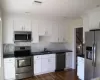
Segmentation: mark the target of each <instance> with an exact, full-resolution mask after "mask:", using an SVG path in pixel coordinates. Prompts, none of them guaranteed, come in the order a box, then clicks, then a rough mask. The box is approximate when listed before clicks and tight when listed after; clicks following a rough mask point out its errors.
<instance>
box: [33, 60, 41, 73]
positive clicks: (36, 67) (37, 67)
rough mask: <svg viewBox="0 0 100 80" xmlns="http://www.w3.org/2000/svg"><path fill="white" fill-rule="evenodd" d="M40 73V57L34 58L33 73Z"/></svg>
mask: <svg viewBox="0 0 100 80" xmlns="http://www.w3.org/2000/svg"><path fill="white" fill-rule="evenodd" d="M40 73H41V59H37V60H34V74H35V75H38V74H40Z"/></svg>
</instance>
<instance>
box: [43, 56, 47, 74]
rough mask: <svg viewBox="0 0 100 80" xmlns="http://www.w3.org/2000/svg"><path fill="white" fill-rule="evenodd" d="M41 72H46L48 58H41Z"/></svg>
mask: <svg viewBox="0 0 100 80" xmlns="http://www.w3.org/2000/svg"><path fill="white" fill-rule="evenodd" d="M42 73H48V58H44V59H42Z"/></svg>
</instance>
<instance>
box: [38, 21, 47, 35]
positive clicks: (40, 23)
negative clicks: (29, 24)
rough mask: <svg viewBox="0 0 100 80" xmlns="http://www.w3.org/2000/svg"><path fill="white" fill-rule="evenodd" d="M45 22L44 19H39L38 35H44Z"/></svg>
mask: <svg viewBox="0 0 100 80" xmlns="http://www.w3.org/2000/svg"><path fill="white" fill-rule="evenodd" d="M45 24H46V22H45V21H42V20H39V21H38V25H39V35H40V36H43V35H45V31H46V30H45V29H46V28H45Z"/></svg>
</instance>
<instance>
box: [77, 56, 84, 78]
mask: <svg viewBox="0 0 100 80" xmlns="http://www.w3.org/2000/svg"><path fill="white" fill-rule="evenodd" d="M77 62H78V63H77V75H78V77H79V79H81V80H84V58H82V57H78V59H77Z"/></svg>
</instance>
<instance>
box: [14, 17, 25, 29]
mask: <svg viewBox="0 0 100 80" xmlns="http://www.w3.org/2000/svg"><path fill="white" fill-rule="evenodd" d="M23 30H24V21H23V20H21V19H14V31H23Z"/></svg>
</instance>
